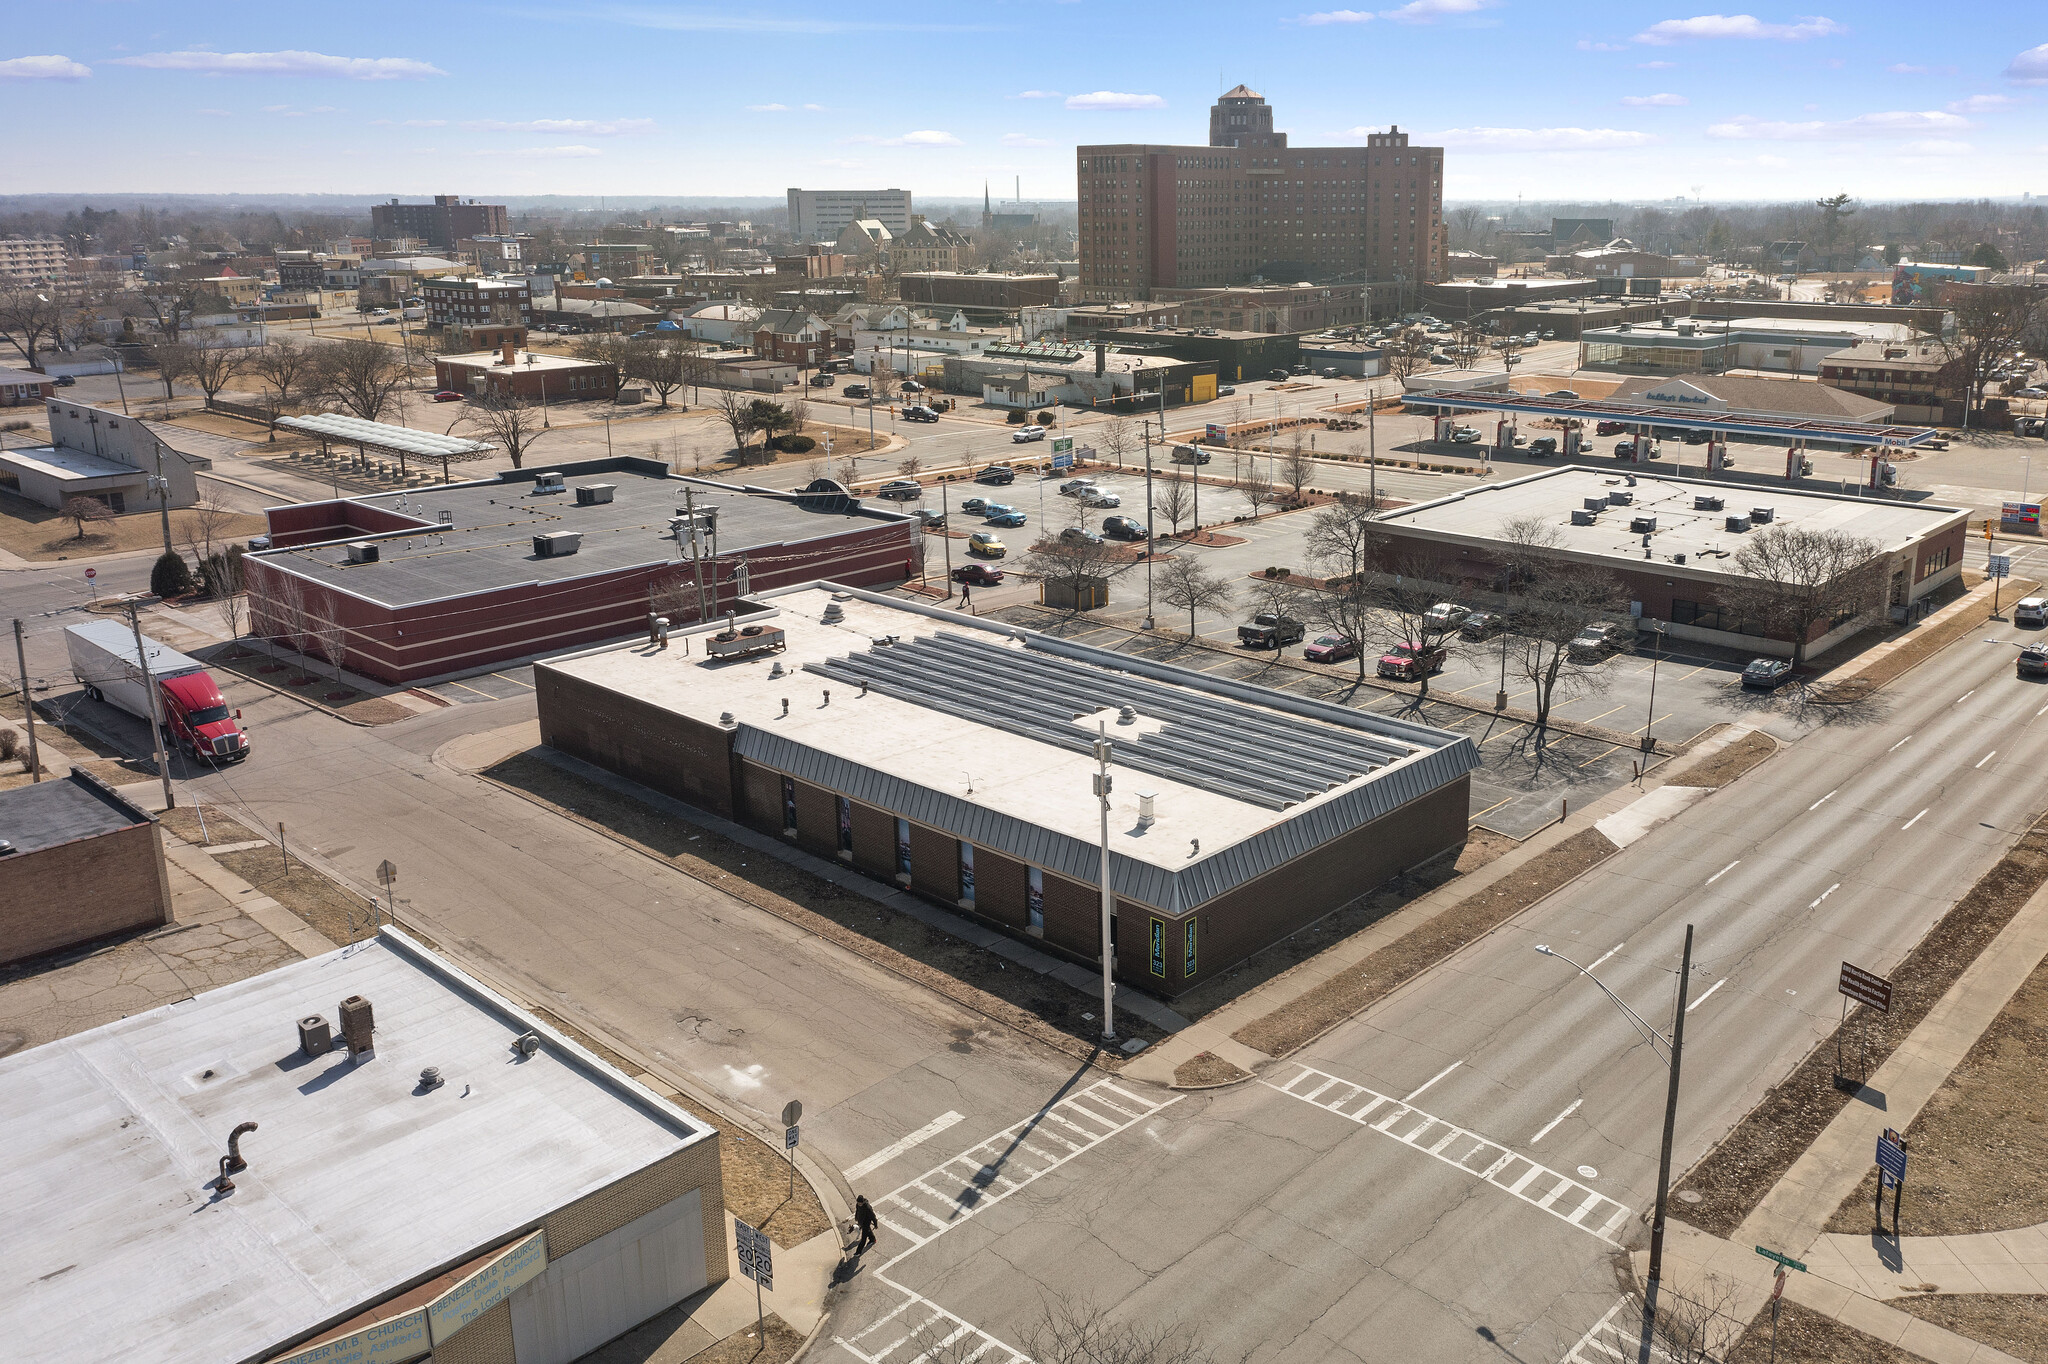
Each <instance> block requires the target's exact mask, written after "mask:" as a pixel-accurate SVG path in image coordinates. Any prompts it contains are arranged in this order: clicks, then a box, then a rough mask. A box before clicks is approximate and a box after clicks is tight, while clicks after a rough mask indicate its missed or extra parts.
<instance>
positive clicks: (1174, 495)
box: [1152, 478, 1195, 537]
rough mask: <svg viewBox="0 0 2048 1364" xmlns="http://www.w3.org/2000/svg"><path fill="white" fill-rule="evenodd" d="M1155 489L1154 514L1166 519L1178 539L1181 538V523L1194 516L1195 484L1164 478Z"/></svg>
mask: <svg viewBox="0 0 2048 1364" xmlns="http://www.w3.org/2000/svg"><path fill="white" fill-rule="evenodd" d="M1153 487H1154V488H1155V491H1154V492H1153V494H1152V511H1153V513H1154V514H1155V515H1158V516H1163V517H1165V518H1166V522H1167V524H1168V525H1170V526H1172V527H1173V533H1174V535H1175V536H1176V537H1177V536H1179V535H1180V523H1181V522H1183V521H1185V520H1187V519H1188V517H1189V516H1191V515H1193V514H1194V509H1195V485H1194V483H1193V482H1192V481H1190V480H1188V479H1180V478H1163V479H1160V480H1158V481H1157V482H1156V483H1155V484H1154V485H1153Z"/></svg>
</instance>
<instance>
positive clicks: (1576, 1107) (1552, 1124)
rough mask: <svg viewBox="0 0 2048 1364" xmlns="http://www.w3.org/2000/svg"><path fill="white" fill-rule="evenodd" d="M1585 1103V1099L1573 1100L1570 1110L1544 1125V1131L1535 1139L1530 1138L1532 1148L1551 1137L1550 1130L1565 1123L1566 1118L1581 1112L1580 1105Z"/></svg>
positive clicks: (1534, 1137)
mask: <svg viewBox="0 0 2048 1364" xmlns="http://www.w3.org/2000/svg"><path fill="white" fill-rule="evenodd" d="M1584 1102H1585V1100H1584V1099H1573V1100H1572V1102H1571V1106H1570V1107H1569V1108H1567V1109H1565V1111H1564V1112H1562V1113H1560V1114H1558V1115H1557V1116H1556V1117H1554V1118H1552V1119H1551V1120H1550V1121H1549V1122H1547V1123H1545V1124H1543V1130H1542V1131H1541V1132H1538V1133H1537V1134H1536V1135H1535V1136H1533V1137H1531V1138H1529V1144H1530V1145H1531V1146H1534V1145H1535V1144H1536V1143H1537V1142H1539V1141H1542V1140H1543V1139H1544V1138H1545V1137H1547V1136H1549V1135H1550V1129H1551V1128H1553V1127H1555V1126H1557V1125H1558V1124H1559V1123H1561V1122H1563V1121H1564V1120H1565V1119H1566V1118H1569V1117H1570V1116H1571V1115H1572V1114H1574V1113H1576V1112H1578V1111H1579V1105H1580V1104H1582V1103H1584Z"/></svg>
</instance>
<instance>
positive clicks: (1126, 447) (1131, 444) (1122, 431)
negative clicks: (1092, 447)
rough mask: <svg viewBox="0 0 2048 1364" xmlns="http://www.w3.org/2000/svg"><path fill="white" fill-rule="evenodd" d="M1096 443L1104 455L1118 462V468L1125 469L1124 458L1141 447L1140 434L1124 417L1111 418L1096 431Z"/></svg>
mask: <svg viewBox="0 0 2048 1364" xmlns="http://www.w3.org/2000/svg"><path fill="white" fill-rule="evenodd" d="M1095 443H1096V444H1097V445H1099V446H1101V448H1102V453H1103V454H1105V455H1107V456H1109V457H1110V458H1111V459H1114V460H1115V461H1116V467H1117V468H1119V469H1121V468H1123V467H1124V456H1125V455H1128V454H1130V453H1131V452H1132V451H1134V450H1136V449H1137V448H1138V447H1139V444H1140V442H1139V440H1138V433H1137V432H1135V431H1133V430H1132V429H1131V423H1130V422H1129V420H1128V419H1126V418H1123V417H1111V418H1110V419H1109V420H1108V421H1106V422H1104V423H1103V424H1102V425H1101V426H1099V427H1097V428H1096V429H1095Z"/></svg>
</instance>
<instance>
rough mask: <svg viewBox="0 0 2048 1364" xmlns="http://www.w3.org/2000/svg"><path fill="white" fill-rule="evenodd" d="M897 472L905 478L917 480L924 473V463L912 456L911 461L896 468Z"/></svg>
mask: <svg viewBox="0 0 2048 1364" xmlns="http://www.w3.org/2000/svg"><path fill="white" fill-rule="evenodd" d="M896 472H897V473H899V474H901V475H903V476H904V477H905V478H916V477H917V476H918V475H919V474H920V473H922V472H924V461H923V460H921V459H919V458H918V457H917V456H916V455H912V456H911V457H910V458H909V459H906V460H904V461H903V462H902V463H900V464H898V465H897V466H896Z"/></svg>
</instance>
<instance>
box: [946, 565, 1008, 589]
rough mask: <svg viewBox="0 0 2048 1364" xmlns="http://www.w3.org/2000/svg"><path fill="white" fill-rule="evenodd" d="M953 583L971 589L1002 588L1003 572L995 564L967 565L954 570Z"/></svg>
mask: <svg viewBox="0 0 2048 1364" xmlns="http://www.w3.org/2000/svg"><path fill="white" fill-rule="evenodd" d="M953 581H954V582H956V583H965V584H966V585H967V586H969V587H1001V586H1002V585H1003V570H1001V569H1000V568H997V567H995V566H994V565H993V564H966V565H964V566H962V567H960V568H956V569H954V570H953Z"/></svg>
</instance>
